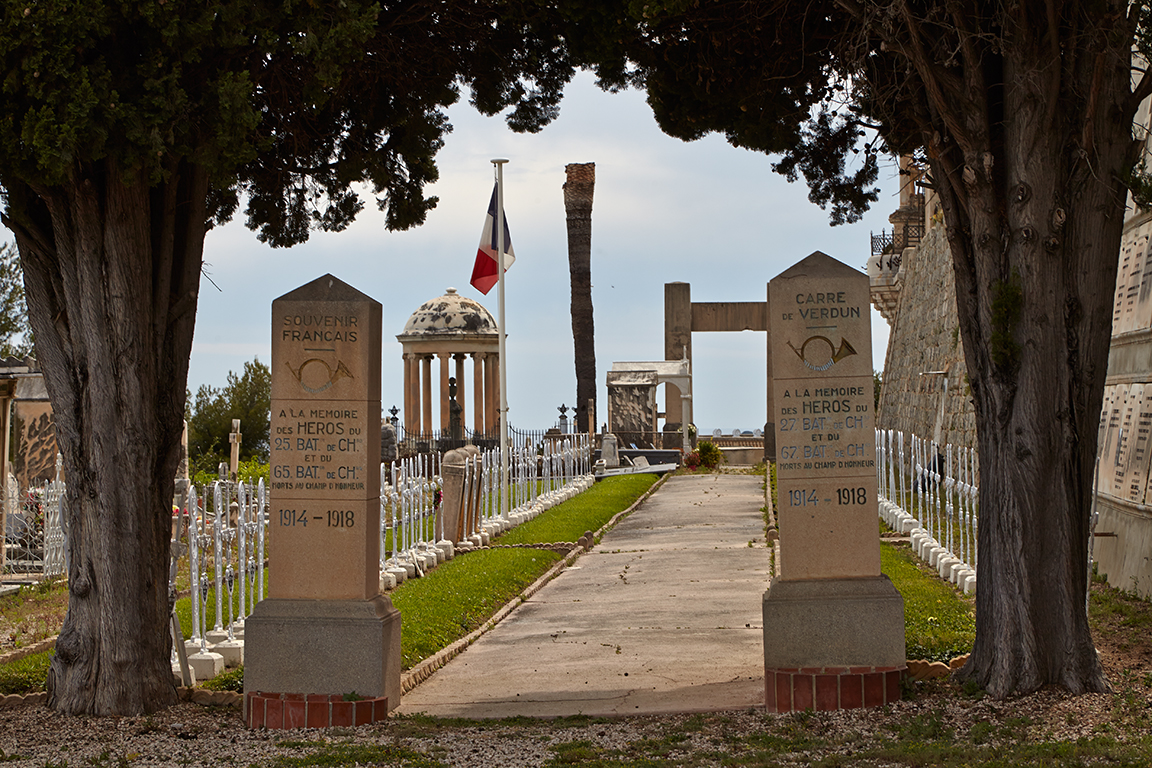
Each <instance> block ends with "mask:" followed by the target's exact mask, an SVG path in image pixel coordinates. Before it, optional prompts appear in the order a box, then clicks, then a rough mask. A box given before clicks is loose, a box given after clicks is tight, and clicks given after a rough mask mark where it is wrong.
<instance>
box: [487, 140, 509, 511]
mask: <svg viewBox="0 0 1152 768" xmlns="http://www.w3.org/2000/svg"><path fill="white" fill-rule="evenodd" d="M507 162H508V160H507V159H504V158H497V159H494V160H493V161H492V165H494V166H496V275H497V283H496V285H497V293H496V296H497V310H496V315H497V320H496V325H497V338H498V340H499V341H498V344H499V346H498V347H497V355H498V357H499V358H500V365H499V368H500V414H499V415H500V418H499V422H500V485H501V488H502V489H503V490H502V493H501V494H500V516H501V517H503V518H504V519H505V520H507V519H508V517H509V515H510V514H511V511H512V510H511V500H512V489H511V487H510V486H509V483H508V363H507V358H506V357H505V338H506V337H507V336H508V334H507V333H506V332H505V328H506V326H505V325H504V246H505V243H504V164H505V163H507Z"/></svg>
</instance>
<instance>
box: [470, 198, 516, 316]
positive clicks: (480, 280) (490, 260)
mask: <svg viewBox="0 0 1152 768" xmlns="http://www.w3.org/2000/svg"><path fill="white" fill-rule="evenodd" d="M498 248H499V245H497V243H496V187H495V186H493V187H492V201H491V202H489V203H488V215H487V216H485V217H484V231H483V232H481V233H480V247H479V248H477V249H476V264H475V266H473V267H472V285H473V286H474V287H475V288H476V290H478V291H480V293H483V294H487V293H488V291H490V290H492V286H494V285H496V283H497V282H499V280H500V274H499V272H497V264H498V263H499V262H498V260H497V258H496V251H497V249H498ZM515 261H516V253H515V252H514V251H513V250H512V236H511V235H510V234H508V217H507V216H505V217H504V271H505V272H507V271H508V268H509V267H511V266H512V264H513V263H514V262H515Z"/></svg>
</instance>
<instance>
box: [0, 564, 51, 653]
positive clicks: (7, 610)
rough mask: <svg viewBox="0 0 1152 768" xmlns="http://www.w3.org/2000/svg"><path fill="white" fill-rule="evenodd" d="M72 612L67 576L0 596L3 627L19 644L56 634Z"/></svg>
mask: <svg viewBox="0 0 1152 768" xmlns="http://www.w3.org/2000/svg"><path fill="white" fill-rule="evenodd" d="M67 612H68V582H67V580H66V579H63V578H55V579H48V580H46V581H42V582H40V583H39V584H27V585H24V586H21V587H20V589H19V590H18V591H16V592H14V593H12V594H10V595H5V596H4V597H2V598H0V628H2V631H3V632H4V635H5V636H6V637H5V639H6V640H8V641H9V642H10V643H12V646H13V647H15V648H23V647H25V646H28V645H31V644H32V643H35V642H38V641H40V640H44V639H46V638H49V637H52V636H53V635H55V634H57V633H58V632H59V631H60V625H61V624H63V623H64V614H66V613H67Z"/></svg>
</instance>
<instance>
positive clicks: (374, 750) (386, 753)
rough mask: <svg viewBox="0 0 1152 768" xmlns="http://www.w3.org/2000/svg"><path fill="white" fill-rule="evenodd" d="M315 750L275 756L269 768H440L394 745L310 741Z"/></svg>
mask: <svg viewBox="0 0 1152 768" xmlns="http://www.w3.org/2000/svg"><path fill="white" fill-rule="evenodd" d="M313 744H314V746H315V748H314V749H313V750H312V751H311V752H309V753H308V754H306V755H300V756H291V757H289V756H285V755H280V756H278V757H276V758H275V759H274V760H273V761H272V762H271V763H269V765H271V766H272V767H273V768H307V767H308V766H318V767H321V766H347V765H403V766H405V767H406V768H440V766H443V765H444V764H443V763H441V762H439V761H437V760H433V759H432V758H430V757H427V756H426V755H423V754H421V753H419V752H417V751H415V750H412V749H407V748H405V747H401V746H399V745H395V744H330V743H324V742H313ZM309 746H312V745H309Z"/></svg>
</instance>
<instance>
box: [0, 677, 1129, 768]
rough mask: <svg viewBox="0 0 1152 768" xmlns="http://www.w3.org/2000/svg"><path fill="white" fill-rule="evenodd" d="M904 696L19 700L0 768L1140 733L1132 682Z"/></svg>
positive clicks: (718, 753)
mask: <svg viewBox="0 0 1152 768" xmlns="http://www.w3.org/2000/svg"><path fill="white" fill-rule="evenodd" d="M918 687H919V688H920V690H918V691H917V692H916V694H915V696H914V698H912V699H911V700H909V701H902V702H899V703H897V704H894V705H891V706H889V707H886V708H883V709H874V710H856V711H850V712H833V713H812V712H808V713H797V714H791V715H766V714H764V713H763V712H759V711H740V712H728V713H713V714H707V715H695V716H693V715H676V716H646V717H632V718H621V719H613V720H592V719H584V718H569V719H564V720H558V721H528V720H517V721H498V722H491V723H488V722H485V723H477V722H459V721H435V720H431V719H425V718H421V717H411V718H394V719H392V720H391V721H389V722H387V723H380V724H376V725H371V726H362V727H360V728H349V729H330V730H327V731H316V730H297V731H278V732H275V731H249V730H247V729H245V728H244V727H243V725H242V724H241V719H240V715H239V712H238V711H237V710H235V709H232V708H224V707H204V706H200V705H196V704H191V703H182V704H179V705H177V706H175V707H172V708H171V709H168V710H165V711H163V712H160V713H157V714H155V715H152V716H147V717H122V718H89V717H66V716H62V715H58V714H56V713H54V712H51V711H49V710H48V709H46V708H45V707H43V706H38V705H29V704H25V705H21V706H17V707H11V708H8V709H5V710H3V711H0V729H2V730H0V733H2V735H0V750H3V758H4V760H6V761H10V762H9V763H8V764H9V765H12V766H21V767H22V766H29V767H30V768H31V767H33V766H34V767H35V768H45V767H48V766H56V767H58V768H62V766H63V765H68V766H85V765H91V766H128V765H131V766H218V765H238V766H249V765H258V766H265V765H277V764H292V763H286V762H281V761H279V760H278V759H279V758H300V757H303V756H306V755H309V754H312V753H315V752H317V751H327V752H329V753H331V754H335V755H342V756H343V757H342V758H340V759H338V760H336V761H335V762H325V763H324V764H325V765H336V764H349V765H351V764H360V765H401V764H406V765H407V764H413V760H412V758H414V757H419V756H421V755H422V756H424V757H426V758H428V760H429V761H428V762H426V763H425V764H427V765H448V766H461V767H464V766H467V767H468V768H477V767H478V766H497V765H499V766H542V765H545V764H547V763H549V761H554V763H553V764H556V763H578V762H580V760H579V759H576V758H590V757H593V756H596V755H602V756H605V757H607V756H614V757H615V758H616V759H620V760H622V761H624V762H625V763H627V762H632V761H633V760H634V759H636V758H638V757H640V756H641V755H648V756H651V757H654V758H655V757H659V758H663V759H666V760H670V761H672V760H677V759H678V758H689V757H691V758H692V760H691V762H692V763H693V764H697V765H717V764H720V763H721V761H722V760H723V758H724V756H725V755H728V756H734V755H743V756H744V757H745V758H746V759H747V758H749V757H751V756H753V755H754V754H755V753H756V750H757V749H764V745H767V744H771V745H773V746H772V756H773V760H774V761H778V762H779V764H783V765H806V764H810V763H812V762H814V761H815V760H817V759H822V758H828V757H830V756H838V757H839V758H840V759H841V760H843V759H847V760H848V763H847V764H853V762H854V761H853V760H852V759H851V758H852V757H853V755H857V756H859V755H862V754H866V753H867V754H870V752H869V750H873V751H874V750H876V749H877V748H880V747H882V746H883V745H885V744H889V743H891V742H892V741H893V740H900V739H906V738H916V739H932V738H945V737H946V738H948V739H951V740H953V741H955V742H957V743H960V744H965V745H971V744H985V745H989V746H994V745H996V744H997V743H999V742H1003V743H1005V744H1008V745H1012V744H1020V743H1032V744H1037V743H1044V742H1070V741H1074V740H1076V739H1081V738H1088V737H1106V738H1108V739H1110V740H1114V741H1115V742H1116V743H1119V744H1123V743H1124V742H1128V741H1134V740H1139V739H1141V738H1144V737H1146V735H1147V731H1148V727H1149V719H1148V713H1149V704H1150V697H1149V696H1148V690H1149V689H1148V686H1146V685H1143V684H1141V685H1139V686H1138V688H1139V691H1136V692H1134V689H1125V690H1124V691H1123V692H1121V693H1118V694H1090V695H1085V696H1070V695H1068V694H1066V693H1063V692H1060V691H1057V690H1050V689H1046V690H1043V691H1040V692H1038V693H1035V694H1032V695H1030V696H1025V697H1020V698H1017V699H1013V700H1009V701H992V700H989V699H986V698H974V697H969V696H965V695H964V694H963V692H962V691H960V689H958V688H957V687H956V686H954V685H951V684H949V683H946V682H929V683H924V684H919V686H918ZM358 749H359V750H361V751H357V750H358ZM405 750H408V751H405ZM565 750H568V751H567V752H566V751H565ZM572 750H575V751H572ZM404 755H407V756H408V760H407V761H405V760H404V759H402V757H403V756H404ZM1150 757H1152V755H1150ZM420 762H423V761H420V760H415V764H419V763H420ZM835 764H840V763H835ZM865 764H868V765H878V764H903V763H902V761H901V762H897V763H876V762H873V761H872V760H871V759H869V760H867V761H866V762H865Z"/></svg>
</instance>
